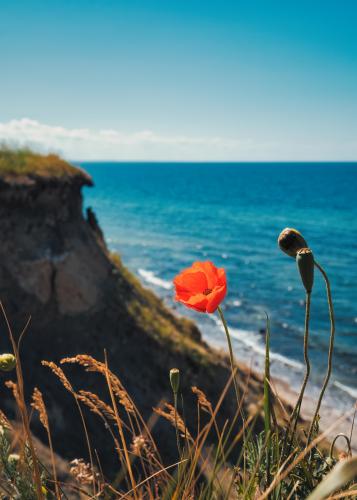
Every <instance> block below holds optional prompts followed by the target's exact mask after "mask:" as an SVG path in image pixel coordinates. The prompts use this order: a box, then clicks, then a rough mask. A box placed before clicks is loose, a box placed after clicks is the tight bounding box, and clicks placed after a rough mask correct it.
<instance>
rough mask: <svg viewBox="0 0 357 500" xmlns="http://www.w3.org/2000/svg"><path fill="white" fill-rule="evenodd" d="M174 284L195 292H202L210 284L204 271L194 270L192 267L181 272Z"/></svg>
mask: <svg viewBox="0 0 357 500" xmlns="http://www.w3.org/2000/svg"><path fill="white" fill-rule="evenodd" d="M174 284H175V285H176V286H179V287H181V288H182V289H185V290H187V291H190V292H192V293H193V294H195V293H202V292H203V291H204V290H205V289H206V288H207V286H208V284H207V278H206V275H205V274H204V273H203V272H202V271H197V270H196V269H194V270H192V268H190V269H187V270H186V271H183V272H182V273H181V274H179V275H178V276H177V277H176V278H175V280H174Z"/></svg>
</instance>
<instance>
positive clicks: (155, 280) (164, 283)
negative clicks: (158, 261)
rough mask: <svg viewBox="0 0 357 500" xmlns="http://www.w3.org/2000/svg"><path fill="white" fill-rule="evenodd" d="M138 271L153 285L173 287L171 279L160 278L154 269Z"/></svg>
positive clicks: (166, 288)
mask: <svg viewBox="0 0 357 500" xmlns="http://www.w3.org/2000/svg"><path fill="white" fill-rule="evenodd" d="M138 273H139V274H140V276H141V277H142V278H143V279H144V280H145V281H147V282H148V283H150V284H151V285H154V286H158V287H159V288H164V289H165V290H170V288H172V286H173V285H172V283H171V281H166V280H163V279H162V278H159V277H158V276H156V275H155V273H153V272H152V271H148V270H146V269H138Z"/></svg>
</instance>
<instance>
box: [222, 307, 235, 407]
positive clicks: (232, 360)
mask: <svg viewBox="0 0 357 500" xmlns="http://www.w3.org/2000/svg"><path fill="white" fill-rule="evenodd" d="M217 311H218V313H219V316H220V318H221V321H222V324H223V328H224V331H225V334H226V337H227V343H228V350H229V360H230V363H231V371H232V378H233V384H234V390H235V393H236V398H237V405H238V408H239V389H238V384H237V381H236V377H235V370H234V355H233V349H232V342H231V336H230V334H229V330H228V325H227V322H226V320H225V318H224V316H223V312H222V309H221V308H220V306H218V308H217Z"/></svg>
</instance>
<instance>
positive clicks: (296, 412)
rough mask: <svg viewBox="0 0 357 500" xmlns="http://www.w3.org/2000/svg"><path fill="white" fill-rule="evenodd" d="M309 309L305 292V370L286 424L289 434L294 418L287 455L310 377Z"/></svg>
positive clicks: (307, 296)
mask: <svg viewBox="0 0 357 500" xmlns="http://www.w3.org/2000/svg"><path fill="white" fill-rule="evenodd" d="M310 307H311V292H307V293H306V305H305V331H304V361H305V367H306V368H305V377H304V380H303V383H302V386H301V389H300V394H299V397H298V400H297V402H296V405H295V408H294V410H293V412H292V414H291V417H290V420H289V424H288V429H287V432H288V433H289V430H290V425H291V423H292V422H293V420H294V418H295V421H294V427H293V430H292V433H291V441H290V445H289V448H288V449H289V451H288V453H289V452H290V449H291V445H292V441H293V439H294V434H295V431H296V426H297V423H298V420H299V416H300V409H301V403H302V400H303V398H304V393H305V389H306V385H307V382H308V380H309V376H310V360H309V351H308V349H309V323H310Z"/></svg>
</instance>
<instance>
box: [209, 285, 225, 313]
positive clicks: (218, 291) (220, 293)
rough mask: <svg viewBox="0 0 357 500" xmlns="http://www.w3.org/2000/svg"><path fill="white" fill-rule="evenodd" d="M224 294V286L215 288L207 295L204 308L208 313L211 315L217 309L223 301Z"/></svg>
mask: <svg viewBox="0 0 357 500" xmlns="http://www.w3.org/2000/svg"><path fill="white" fill-rule="evenodd" d="M226 293H227V287H226V285H224V286H221V287H219V288H215V289H214V290H213V292H212V293H210V294H209V296H208V303H207V308H206V309H207V312H208V313H213V312H214V311H215V310H216V309H217V307H218V306H219V304H220V303H221V302H222V300H223V299H224V297H225V295H226Z"/></svg>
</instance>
